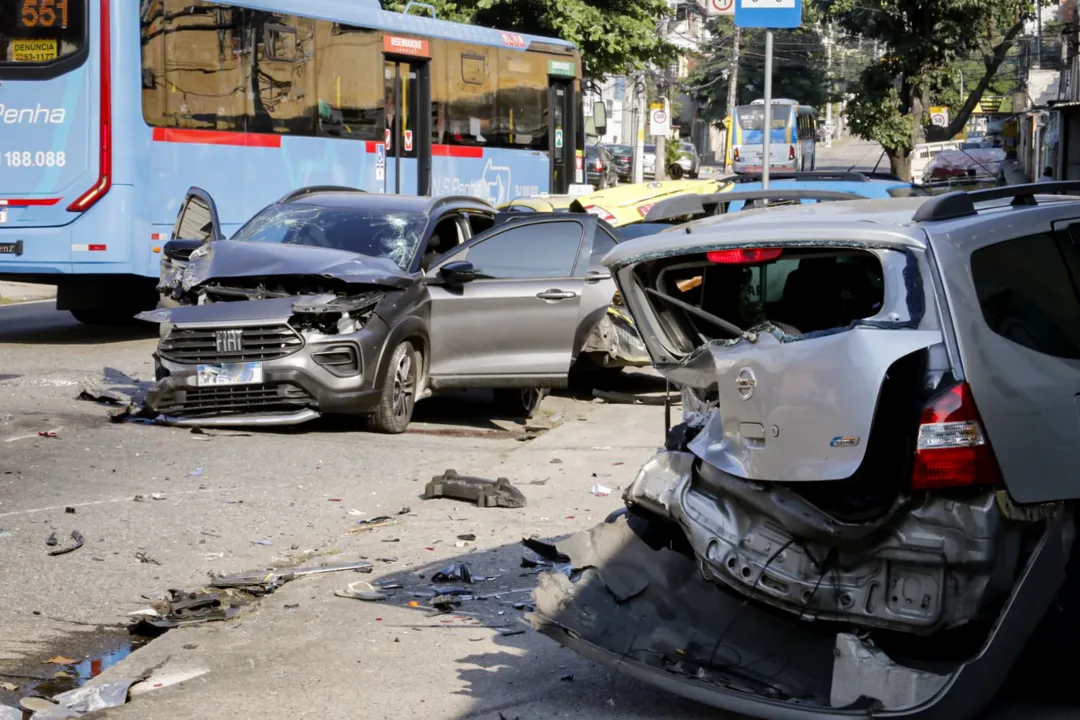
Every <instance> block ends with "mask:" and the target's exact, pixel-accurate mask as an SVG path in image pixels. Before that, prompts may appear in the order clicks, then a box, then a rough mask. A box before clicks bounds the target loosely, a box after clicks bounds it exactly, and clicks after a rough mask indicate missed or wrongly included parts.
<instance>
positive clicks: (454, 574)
mask: <svg viewBox="0 0 1080 720" xmlns="http://www.w3.org/2000/svg"><path fill="white" fill-rule="evenodd" d="M476 579H479V580H483V578H476ZM476 579H474V578H473V574H472V571H471V570H470V569H469V565H468V563H463V562H456V563H454V564H453V565H447V566H446V567H444V568H443V569H442V570H440V571H438V572H437V573H435V574H434V575H432V576H431V581H432V582H463V583H468V584H470V585H471V584H472V583H473V582H474V581H475V580H476Z"/></svg>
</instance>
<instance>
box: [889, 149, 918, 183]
mask: <svg viewBox="0 0 1080 720" xmlns="http://www.w3.org/2000/svg"><path fill="white" fill-rule="evenodd" d="M885 154H886V155H888V156H889V167H890V168H891V169H892V172H893V174H894V175H896V176H898V177H901V178H903V179H904V180H906V181H907V182H913V180H912V178H911V151H910V150H904V149H903V148H900V149H893V150H890V149H888V148H886V149H885Z"/></svg>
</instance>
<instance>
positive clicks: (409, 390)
mask: <svg viewBox="0 0 1080 720" xmlns="http://www.w3.org/2000/svg"><path fill="white" fill-rule="evenodd" d="M412 364H413V363H412V355H411V353H405V355H404V356H402V358H401V360H399V361H398V364H397V367H396V368H395V369H394V397H393V405H394V417H395V418H397V419H398V420H401V419H403V418H405V417H406V416H407V415H408V414H409V407H410V405H411V403H412V396H413V374H412Z"/></svg>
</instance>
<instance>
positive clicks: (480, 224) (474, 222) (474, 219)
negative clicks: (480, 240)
mask: <svg viewBox="0 0 1080 720" xmlns="http://www.w3.org/2000/svg"><path fill="white" fill-rule="evenodd" d="M494 225H495V218H493V217H491V216H490V215H481V214H480V213H469V229H470V230H471V231H472V235H473V237H476V236H477V235H479V234H480V233H482V232H487V231H488V230H490V229H491V228H492V226H494Z"/></svg>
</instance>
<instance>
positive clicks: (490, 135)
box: [446, 42, 499, 145]
mask: <svg viewBox="0 0 1080 720" xmlns="http://www.w3.org/2000/svg"><path fill="white" fill-rule="evenodd" d="M446 48H447V55H446V57H447V59H448V60H449V62H448V63H447V64H448V68H447V72H446V81H447V86H448V87H447V91H446V118H447V126H446V131H447V133H448V134H449V137H448V138H447V140H448V142H450V143H451V144H456V145H489V144H491V143H492V141H493V139H494V136H495V128H494V119H495V118H494V109H495V107H496V93H497V91H498V76H499V73H498V71H497V68H496V63H495V58H496V57H497V55H496V51H495V49H494V48H485V47H479V46H468V45H464V44H462V43H456V42H447V43H446Z"/></svg>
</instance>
